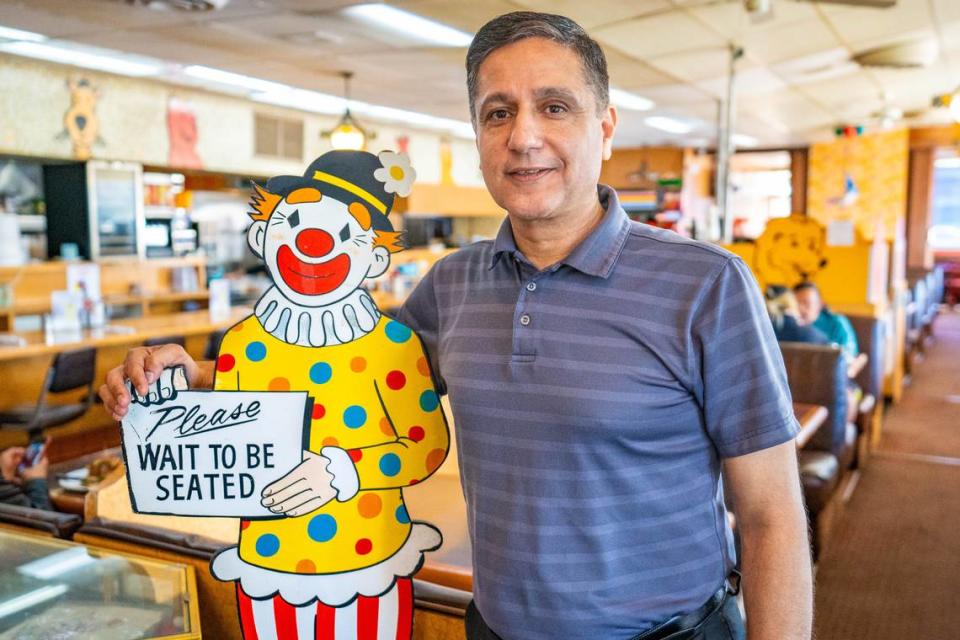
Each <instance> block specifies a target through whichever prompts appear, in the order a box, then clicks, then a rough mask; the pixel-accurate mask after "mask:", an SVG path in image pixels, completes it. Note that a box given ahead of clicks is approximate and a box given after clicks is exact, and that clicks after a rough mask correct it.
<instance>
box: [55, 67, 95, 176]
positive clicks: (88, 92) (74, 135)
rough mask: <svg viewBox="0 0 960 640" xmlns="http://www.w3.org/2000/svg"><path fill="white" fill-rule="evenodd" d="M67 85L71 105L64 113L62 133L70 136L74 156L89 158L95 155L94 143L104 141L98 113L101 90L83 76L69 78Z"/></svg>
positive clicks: (81, 158)
mask: <svg viewBox="0 0 960 640" xmlns="http://www.w3.org/2000/svg"><path fill="white" fill-rule="evenodd" d="M67 86H68V87H69V88H70V107H69V108H68V109H67V111H66V113H64V114H63V129H64V132H63V134H61V135H66V136H69V137H70V141H71V142H72V143H73V157H74V158H76V159H77V160H89V159H90V157H91V156H92V155H93V145H94V144H95V143H102V142H103V140H102V139H101V138H100V122H99V120H98V119H97V113H96V107H97V100H98V99H99V98H100V91H99V89H97V88H95V87H94V86H93V85H92V84H91V83H90V81H89V80H88V79H87V78H82V77H81V78H79V79H74V78H71V79H69V80H68V81H67Z"/></svg>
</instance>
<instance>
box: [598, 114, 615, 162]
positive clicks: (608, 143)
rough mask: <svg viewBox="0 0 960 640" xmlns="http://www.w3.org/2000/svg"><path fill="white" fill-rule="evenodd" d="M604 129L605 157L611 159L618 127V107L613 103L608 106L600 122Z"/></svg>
mask: <svg viewBox="0 0 960 640" xmlns="http://www.w3.org/2000/svg"><path fill="white" fill-rule="evenodd" d="M600 127H601V129H602V130H603V159H604V160H609V159H610V155H611V154H612V153H613V132H614V131H616V129H617V108H616V107H615V106H613V105H610V106H608V107H607V111H606V113H604V114H603V119H602V120H601V122H600Z"/></svg>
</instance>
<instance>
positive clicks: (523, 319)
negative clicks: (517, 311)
mask: <svg viewBox="0 0 960 640" xmlns="http://www.w3.org/2000/svg"><path fill="white" fill-rule="evenodd" d="M520 324H522V325H523V326H527V325H528V324H530V316H528V315H527V314H523V315H522V316H520Z"/></svg>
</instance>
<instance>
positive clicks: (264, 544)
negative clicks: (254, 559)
mask: <svg viewBox="0 0 960 640" xmlns="http://www.w3.org/2000/svg"><path fill="white" fill-rule="evenodd" d="M277 551H280V539H279V538H277V536H275V535H273V534H272V533H265V534H263V535H262V536H260V537H259V538H257V553H259V554H260V555H261V556H264V557H265V558H269V557H270V556H272V555H274V554H275V553H276V552H277Z"/></svg>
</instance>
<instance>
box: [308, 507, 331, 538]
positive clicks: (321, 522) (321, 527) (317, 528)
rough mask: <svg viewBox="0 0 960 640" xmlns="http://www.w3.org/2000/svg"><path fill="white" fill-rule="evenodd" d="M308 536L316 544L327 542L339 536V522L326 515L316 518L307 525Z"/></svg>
mask: <svg viewBox="0 0 960 640" xmlns="http://www.w3.org/2000/svg"><path fill="white" fill-rule="evenodd" d="M307 535H309V536H310V539H311V540H314V541H316V542H327V541H328V540H331V539H332V538H333V536H335V535H337V521H336V520H334V518H333V516H331V515H327V514H325V513H324V514H321V515H319V516H314V517H313V518H312V519H311V520H310V524H308V525H307Z"/></svg>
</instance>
